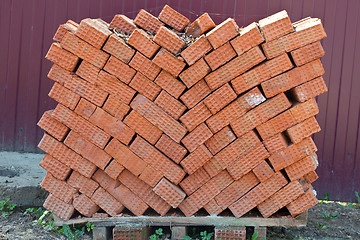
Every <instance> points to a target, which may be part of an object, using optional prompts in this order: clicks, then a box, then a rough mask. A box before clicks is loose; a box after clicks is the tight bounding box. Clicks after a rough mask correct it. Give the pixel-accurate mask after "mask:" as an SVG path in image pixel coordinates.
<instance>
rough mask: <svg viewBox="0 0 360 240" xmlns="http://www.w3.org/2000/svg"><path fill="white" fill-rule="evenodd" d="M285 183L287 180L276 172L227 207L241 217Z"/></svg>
mask: <svg viewBox="0 0 360 240" xmlns="http://www.w3.org/2000/svg"><path fill="white" fill-rule="evenodd" d="M286 184H287V180H286V179H285V178H284V176H283V175H282V174H281V173H276V174H275V175H274V176H272V177H271V178H269V179H268V180H267V181H265V182H263V183H260V184H259V185H257V186H256V187H255V188H253V189H252V190H251V191H250V192H248V193H247V194H246V195H245V196H243V197H241V198H240V199H239V200H237V201H236V202H235V203H233V204H232V205H231V206H230V207H229V209H230V211H231V212H232V213H233V214H234V215H235V217H238V218H239V217H241V216H243V215H244V214H245V213H247V212H248V211H250V210H251V209H253V208H254V207H256V205H258V204H260V203H261V202H263V201H264V200H266V199H267V198H268V197H269V196H271V195H272V194H274V193H275V192H277V191H278V190H279V189H280V188H282V187H283V186H284V185H286Z"/></svg>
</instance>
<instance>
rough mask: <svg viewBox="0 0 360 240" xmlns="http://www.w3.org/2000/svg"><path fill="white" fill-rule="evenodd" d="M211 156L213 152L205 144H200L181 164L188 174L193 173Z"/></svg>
mask: <svg viewBox="0 0 360 240" xmlns="http://www.w3.org/2000/svg"><path fill="white" fill-rule="evenodd" d="M211 158H212V154H211V153H210V152H209V150H208V149H207V148H206V147H205V145H200V146H199V147H198V148H197V149H196V150H195V151H194V152H192V153H190V154H189V155H188V156H187V157H186V158H184V159H183V160H182V161H181V162H180V164H181V166H182V167H183V168H184V170H185V171H186V172H187V173H188V174H192V173H194V172H195V171H196V170H197V169H199V168H200V167H202V166H203V165H204V164H205V163H206V162H207V161H209V160H210V159H211Z"/></svg>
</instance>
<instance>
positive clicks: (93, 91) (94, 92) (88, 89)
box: [65, 76, 108, 106]
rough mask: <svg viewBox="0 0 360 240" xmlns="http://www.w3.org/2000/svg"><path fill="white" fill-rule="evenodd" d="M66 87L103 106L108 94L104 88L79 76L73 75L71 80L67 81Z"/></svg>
mask: <svg viewBox="0 0 360 240" xmlns="http://www.w3.org/2000/svg"><path fill="white" fill-rule="evenodd" d="M65 87H66V88H68V89H70V90H71V91H73V92H74V93H76V94H78V95H80V96H81V97H83V98H85V99H87V100H88V101H90V102H92V103H94V104H96V105H97V106H102V105H103V103H104V102H105V99H106V98H107V96H108V94H107V93H106V92H104V91H103V90H101V89H99V88H97V87H95V86H94V85H93V84H91V83H89V82H87V81H85V80H83V79H81V78H79V77H77V76H73V77H72V79H71V80H69V81H66V82H65Z"/></svg>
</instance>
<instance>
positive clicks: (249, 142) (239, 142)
mask: <svg viewBox="0 0 360 240" xmlns="http://www.w3.org/2000/svg"><path fill="white" fill-rule="evenodd" d="M259 144H260V140H259V138H258V137H257V136H256V134H255V132H253V131H251V132H249V133H247V134H245V135H244V136H242V137H240V138H238V139H236V140H235V141H234V142H232V143H231V144H230V145H228V146H227V147H226V148H224V149H223V150H221V151H220V152H219V153H218V154H216V155H215V156H214V157H213V158H212V159H211V160H210V161H208V162H207V163H206V164H205V165H204V169H205V170H206V172H207V173H208V174H209V175H210V176H211V177H213V176H215V175H216V174H218V173H219V172H220V171H221V170H223V169H225V168H226V167H228V166H229V165H230V164H232V163H233V162H234V161H236V160H237V159H239V158H240V157H242V156H243V155H245V154H247V153H248V152H250V151H251V150H252V149H253V148H254V147H255V146H257V145H259Z"/></svg>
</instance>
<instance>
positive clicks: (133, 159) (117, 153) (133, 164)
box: [105, 139, 147, 176]
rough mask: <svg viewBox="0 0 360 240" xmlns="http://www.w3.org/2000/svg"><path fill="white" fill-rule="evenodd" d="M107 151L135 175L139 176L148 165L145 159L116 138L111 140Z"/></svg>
mask: <svg viewBox="0 0 360 240" xmlns="http://www.w3.org/2000/svg"><path fill="white" fill-rule="evenodd" d="M105 151H106V152H107V153H108V154H110V155H111V156H112V157H113V158H114V159H115V160H116V161H117V162H118V163H119V164H121V165H123V166H124V167H125V168H126V169H128V170H129V171H130V172H131V173H132V174H134V175H135V176H139V175H140V174H141V173H142V171H143V170H144V169H145V167H146V166H147V163H146V162H145V161H144V160H142V159H141V158H139V157H138V156H136V155H135V153H134V152H132V151H131V150H130V149H129V148H128V147H127V146H125V145H124V144H122V143H120V142H119V141H118V140H116V139H112V140H111V141H110V143H109V144H108V145H107V146H106V148H105Z"/></svg>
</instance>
